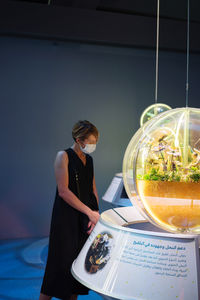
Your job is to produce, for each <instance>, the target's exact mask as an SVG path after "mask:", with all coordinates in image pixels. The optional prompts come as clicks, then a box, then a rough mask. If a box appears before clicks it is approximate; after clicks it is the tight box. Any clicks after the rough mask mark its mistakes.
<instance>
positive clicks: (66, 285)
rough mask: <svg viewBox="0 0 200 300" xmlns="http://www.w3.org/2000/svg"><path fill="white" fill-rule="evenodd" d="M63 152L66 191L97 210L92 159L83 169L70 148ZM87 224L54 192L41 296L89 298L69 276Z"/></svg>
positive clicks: (82, 243) (85, 233) (82, 241)
mask: <svg viewBox="0 0 200 300" xmlns="http://www.w3.org/2000/svg"><path fill="white" fill-rule="evenodd" d="M65 151H66V153H67V154H68V158H69V165H68V171H69V185H68V187H69V189H70V190H71V191H72V192H73V193H74V194H75V195H76V196H77V197H78V198H79V199H80V200H81V201H82V202H83V203H84V204H86V205H87V206H89V207H90V208H91V209H92V210H98V204H97V200H96V197H95V195H94V193H93V175H94V171H93V160H92V157H91V156H90V155H88V154H86V165H84V164H83V162H82V160H81V159H80V158H79V157H78V155H77V154H76V152H75V151H74V150H73V149H71V148H69V149H67V150H65ZM76 176H77V177H78V182H77V181H76ZM87 223H88V219H87V216H86V215H85V214H82V213H81V212H79V211H78V210H76V209H74V208H73V207H71V206H70V205H69V204H67V202H65V201H64V200H63V199H62V198H61V197H60V196H59V195H58V189H57V190H56V197H55V202H54V207H53V213H52V219H51V229H50V236H49V250H48V258H47V264H46V269H45V274H44V278H43V283H42V287H41V293H43V294H45V295H48V296H52V297H56V298H59V299H65V300H67V299H69V297H70V295H72V294H78V295H86V294H88V289H87V288H86V287H85V286H83V285H81V284H80V283H79V282H78V281H76V280H75V279H74V278H73V276H72V275H71V272H70V269H71V265H72V262H73V261H74V259H76V257H77V256H78V254H79V252H80V250H81V248H82V247H83V245H84V243H85V241H86V239H87V238H88V234H87V232H86V231H87V229H86V228H85V227H86V226H85V225H86V224H87Z"/></svg>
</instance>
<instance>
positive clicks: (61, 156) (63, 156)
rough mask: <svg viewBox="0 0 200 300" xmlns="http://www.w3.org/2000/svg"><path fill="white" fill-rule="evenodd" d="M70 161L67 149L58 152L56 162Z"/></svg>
mask: <svg viewBox="0 0 200 300" xmlns="http://www.w3.org/2000/svg"><path fill="white" fill-rule="evenodd" d="M61 162H68V154H67V152H66V151H65V150H60V151H58V152H57V154H56V159H55V163H61Z"/></svg>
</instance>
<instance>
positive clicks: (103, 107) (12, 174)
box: [0, 37, 200, 239]
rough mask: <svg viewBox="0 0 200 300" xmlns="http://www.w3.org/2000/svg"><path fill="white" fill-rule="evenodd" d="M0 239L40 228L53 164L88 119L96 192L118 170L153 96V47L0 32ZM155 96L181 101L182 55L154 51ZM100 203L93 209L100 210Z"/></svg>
mask: <svg viewBox="0 0 200 300" xmlns="http://www.w3.org/2000/svg"><path fill="white" fill-rule="evenodd" d="M0 49H1V52H0V94H1V98H0V99H1V116H0V122H1V148H0V152H1V155H0V163H1V180H0V186H1V194H0V220H1V221H0V222H1V226H0V238H2V239H3V238H15V237H28V236H30V237H32V236H34V237H35V236H36V237H37V236H44V235H47V234H48V231H49V224H50V217H51V210H52V205H53V200H54V194H55V179H54V170H53V163H54V159H55V155H56V152H57V151H58V150H61V149H64V148H68V147H69V146H71V145H72V138H71V128H72V126H73V124H74V123H75V122H76V121H77V120H79V119H88V120H90V121H91V122H93V123H94V124H96V126H97V128H98V129H99V131H100V141H99V143H98V147H97V150H96V152H95V153H94V155H93V157H94V161H95V174H96V182H97V187H98V190H99V196H100V198H101V197H102V195H103V194H104V192H105V191H106V189H107V187H108V185H109V183H110V181H111V180H112V177H113V176H114V174H115V173H116V172H121V167H122V160H123V155H124V152H125V149H126V146H127V144H128V142H129V140H130V138H131V137H132V135H133V134H134V132H135V131H136V130H137V129H138V128H139V119H140V115H141V113H142V112H143V110H144V109H145V108H146V107H147V106H149V105H151V104H153V103H154V87H155V51H152V50H144V49H131V48H119V47H109V46H99V45H89V44H78V43H74V44H73V43H64V42H63V43H62V42H59V43H58V42H56V43H55V42H51V41H42V40H31V39H20V38H11V37H10V38H8V37H1V39H0ZM199 67H200V56H198V55H191V60H190V82H191V86H190V94H189V106H196V107H199V99H198V95H199V93H200V86H199V82H198V78H199V77H200V71H199V69H200V68H199ZM159 71H160V73H159V91H158V102H164V103H166V104H168V105H170V106H172V107H179V106H181V107H182V106H185V78H186V55H185V54H182V53H171V52H160V57H159ZM106 207H107V206H106V205H105V204H101V210H104V209H106Z"/></svg>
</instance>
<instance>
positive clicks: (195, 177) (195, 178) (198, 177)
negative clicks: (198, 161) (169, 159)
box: [189, 173, 200, 182]
mask: <svg viewBox="0 0 200 300" xmlns="http://www.w3.org/2000/svg"><path fill="white" fill-rule="evenodd" d="M189 177H190V178H191V179H192V181H194V182H198V181H199V180H200V173H193V174H191V175H189Z"/></svg>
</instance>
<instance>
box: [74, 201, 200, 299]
mask: <svg viewBox="0 0 200 300" xmlns="http://www.w3.org/2000/svg"><path fill="white" fill-rule="evenodd" d="M72 274H73V276H74V277H75V278H76V279H77V280H78V281H80V282H81V283H82V284H84V285H86V286H87V287H89V288H91V289H93V290H95V291H96V292H99V293H100V294H104V295H105V296H104V299H112V298H113V299H114V298H115V299H127V300H128V299H129V300H136V299H137V300H169V299H170V300H188V299H192V300H199V297H200V295H199V246H198V238H197V236H192V235H181V234H172V233H167V232H165V231H163V230H161V229H158V228H157V227H155V226H153V225H152V224H150V223H149V222H147V221H146V220H145V219H144V218H143V217H142V216H141V215H140V214H139V213H138V211H137V210H136V209H135V208H134V207H124V208H115V210H112V209H111V210H108V211H106V212H104V213H102V214H101V218H100V220H99V222H98V223H97V225H96V226H95V228H94V230H93V232H92V233H91V235H90V236H89V238H88V240H87V242H86V243H85V245H84V247H83V248H82V250H81V252H80V254H79V256H78V257H77V259H76V260H75V261H74V263H73V265H72Z"/></svg>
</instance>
